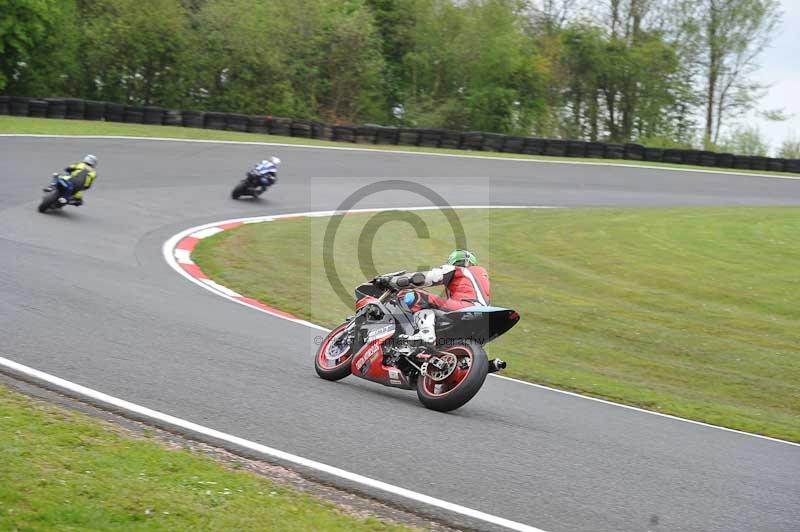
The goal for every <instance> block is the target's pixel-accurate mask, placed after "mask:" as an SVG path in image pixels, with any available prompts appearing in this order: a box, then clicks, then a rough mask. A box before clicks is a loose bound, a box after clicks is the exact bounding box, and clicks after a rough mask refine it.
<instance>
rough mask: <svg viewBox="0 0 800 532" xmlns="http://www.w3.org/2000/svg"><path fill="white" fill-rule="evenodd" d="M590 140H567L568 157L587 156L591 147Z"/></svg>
mask: <svg viewBox="0 0 800 532" xmlns="http://www.w3.org/2000/svg"><path fill="white" fill-rule="evenodd" d="M588 144H589V143H588V142H586V141H584V140H568V141H567V154H566V155H567V157H586V153H587V150H588V148H589V146H588Z"/></svg>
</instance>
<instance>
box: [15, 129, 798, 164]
mask: <svg viewBox="0 0 800 532" xmlns="http://www.w3.org/2000/svg"><path fill="white" fill-rule="evenodd" d="M0 133H16V134H29V135H101V136H113V135H120V136H133V137H160V138H174V139H198V140H228V141H236V142H264V143H278V144H304V145H312V146H331V147H337V148H347V147H350V148H363V149H376V150H384V151H411V152H419V153H442V154H450V155H460V156H470V155H472V156H481V157H494V158H498V159H530V160H535V161H543V162H557V161H562V162H563V161H567V162H570V163H602V164H620V165H626V166H655V167H660V168H674V169H680V170H687V169H693V170H704V171H713V172H725V173H731V174H757V175H775V176H783V177H792V178H796V179H800V176H798V175H797V174H791V173H786V172H769V171H761V170H758V171H756V170H735V169H733V168H709V167H707V166H691V165H685V164H670V163H652V162H643V161H629V160H625V159H585V158H576V157H544V156H535V155H525V154H518V153H496V152H485V151H471V150H448V149H439V148H421V147H417V146H394V145H384V144H381V145H370V144H351V143H347V142H331V141H324V140H316V139H305V138H298V137H281V136H277V135H262V134H257V133H240V132H236V131H220V130H215V129H194V128H183V127H175V126H151V125H144V124H123V123H118V122H102V121H87V120H57V119H51V118H28V117H17V116H0Z"/></svg>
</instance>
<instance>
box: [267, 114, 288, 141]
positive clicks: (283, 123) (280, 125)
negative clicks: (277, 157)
mask: <svg viewBox="0 0 800 532" xmlns="http://www.w3.org/2000/svg"><path fill="white" fill-rule="evenodd" d="M268 123H269V134H270V135H282V136H284V137H290V136H291V135H292V119H291V118H283V117H280V116H272V117H269V122H268Z"/></svg>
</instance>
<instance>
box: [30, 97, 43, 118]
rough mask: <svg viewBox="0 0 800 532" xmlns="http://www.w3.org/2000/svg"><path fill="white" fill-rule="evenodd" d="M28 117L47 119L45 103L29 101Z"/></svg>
mask: <svg viewBox="0 0 800 532" xmlns="http://www.w3.org/2000/svg"><path fill="white" fill-rule="evenodd" d="M28 116H30V117H34V118H47V102H46V101H44V100H30V101H29V102H28Z"/></svg>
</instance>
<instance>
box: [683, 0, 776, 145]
mask: <svg viewBox="0 0 800 532" xmlns="http://www.w3.org/2000/svg"><path fill="white" fill-rule="evenodd" d="M685 12H686V13H694V14H695V15H694V16H693V17H691V18H690V19H689V21H688V23H687V24H688V26H689V27H690V28H691V32H690V33H689V34H690V35H691V36H692V37H693V39H694V42H695V43H696V45H697V49H698V52H699V57H698V58H697V61H698V64H699V65H700V67H701V76H702V86H703V94H704V108H705V130H704V143H705V144H706V145H707V146H708V145H711V144H715V143H716V142H717V140H718V138H719V134H720V130H721V128H722V125H723V123H725V119H726V117H728V116H730V115H731V114H732V113H734V112H736V113H741V112H744V111H745V110H747V109H749V108H751V107H752V106H753V104H754V102H755V101H756V100H757V99H758V98H759V97H760V96H761V91H762V89H763V87H764V86H763V85H761V84H759V83H757V82H754V81H753V80H752V79H751V76H752V74H753V73H754V71H755V70H756V68H757V63H756V60H757V59H758V56H759V54H760V53H761V52H762V51H763V50H764V48H765V47H766V46H767V45H768V44H769V42H770V40H771V38H772V34H773V33H774V30H775V28H776V26H777V24H778V23H779V22H780V17H781V13H780V11H779V9H778V2H777V0H702V1H696V0H691V1H690V2H688V3H686V4H685Z"/></svg>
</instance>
